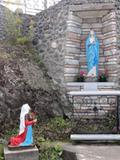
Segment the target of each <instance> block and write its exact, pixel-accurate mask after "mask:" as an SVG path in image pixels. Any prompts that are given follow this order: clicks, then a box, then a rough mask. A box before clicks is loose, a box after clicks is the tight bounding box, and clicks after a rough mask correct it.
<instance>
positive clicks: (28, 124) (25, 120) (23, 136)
mask: <svg viewBox="0 0 120 160" xmlns="http://www.w3.org/2000/svg"><path fill="white" fill-rule="evenodd" d="M30 110H31V108H30V106H29V105H28V104H24V105H23V106H22V108H21V113H20V127H19V134H18V135H17V136H14V137H11V138H10V140H9V143H8V146H9V147H18V146H30V145H32V144H33V135H32V125H34V124H35V123H36V122H37V119H34V116H33V114H32V113H31V112H30Z"/></svg>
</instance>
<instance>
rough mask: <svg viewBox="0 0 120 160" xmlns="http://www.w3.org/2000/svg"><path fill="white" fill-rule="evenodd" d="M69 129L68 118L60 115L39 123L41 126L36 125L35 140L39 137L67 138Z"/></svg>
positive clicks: (51, 138) (70, 127) (70, 124)
mask: <svg viewBox="0 0 120 160" xmlns="http://www.w3.org/2000/svg"><path fill="white" fill-rule="evenodd" d="M71 130H72V123H71V121H70V120H64V119H63V118H62V117H55V118H52V119H50V120H49V121H48V122H45V123H43V124H41V127H39V126H36V129H35V137H37V138H36V142H38V141H39V139H38V138H39V137H43V138H44V139H45V140H46V139H50V140H65V139H66V140H67V139H69V136H70V133H71Z"/></svg>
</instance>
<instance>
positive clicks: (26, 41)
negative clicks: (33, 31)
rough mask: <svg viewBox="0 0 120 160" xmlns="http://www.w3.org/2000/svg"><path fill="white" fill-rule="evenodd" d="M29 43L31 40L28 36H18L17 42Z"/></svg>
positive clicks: (21, 43)
mask: <svg viewBox="0 0 120 160" xmlns="http://www.w3.org/2000/svg"><path fill="white" fill-rule="evenodd" d="M28 43H29V40H28V38H27V37H26V36H24V37H19V38H17V44H20V45H26V44H28Z"/></svg>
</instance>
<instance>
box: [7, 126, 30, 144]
mask: <svg viewBox="0 0 120 160" xmlns="http://www.w3.org/2000/svg"><path fill="white" fill-rule="evenodd" d="M26 133H27V129H25V131H24V132H23V133H22V134H20V135H17V136H13V137H11V138H10V140H9V145H10V146H19V145H20V144H21V143H22V142H24V140H25V138H26Z"/></svg>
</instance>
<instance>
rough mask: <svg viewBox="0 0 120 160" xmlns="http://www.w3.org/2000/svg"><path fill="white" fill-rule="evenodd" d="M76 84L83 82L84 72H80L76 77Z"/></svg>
mask: <svg viewBox="0 0 120 160" xmlns="http://www.w3.org/2000/svg"><path fill="white" fill-rule="evenodd" d="M77 82H85V72H84V71H80V74H79V75H78V76H77Z"/></svg>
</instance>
